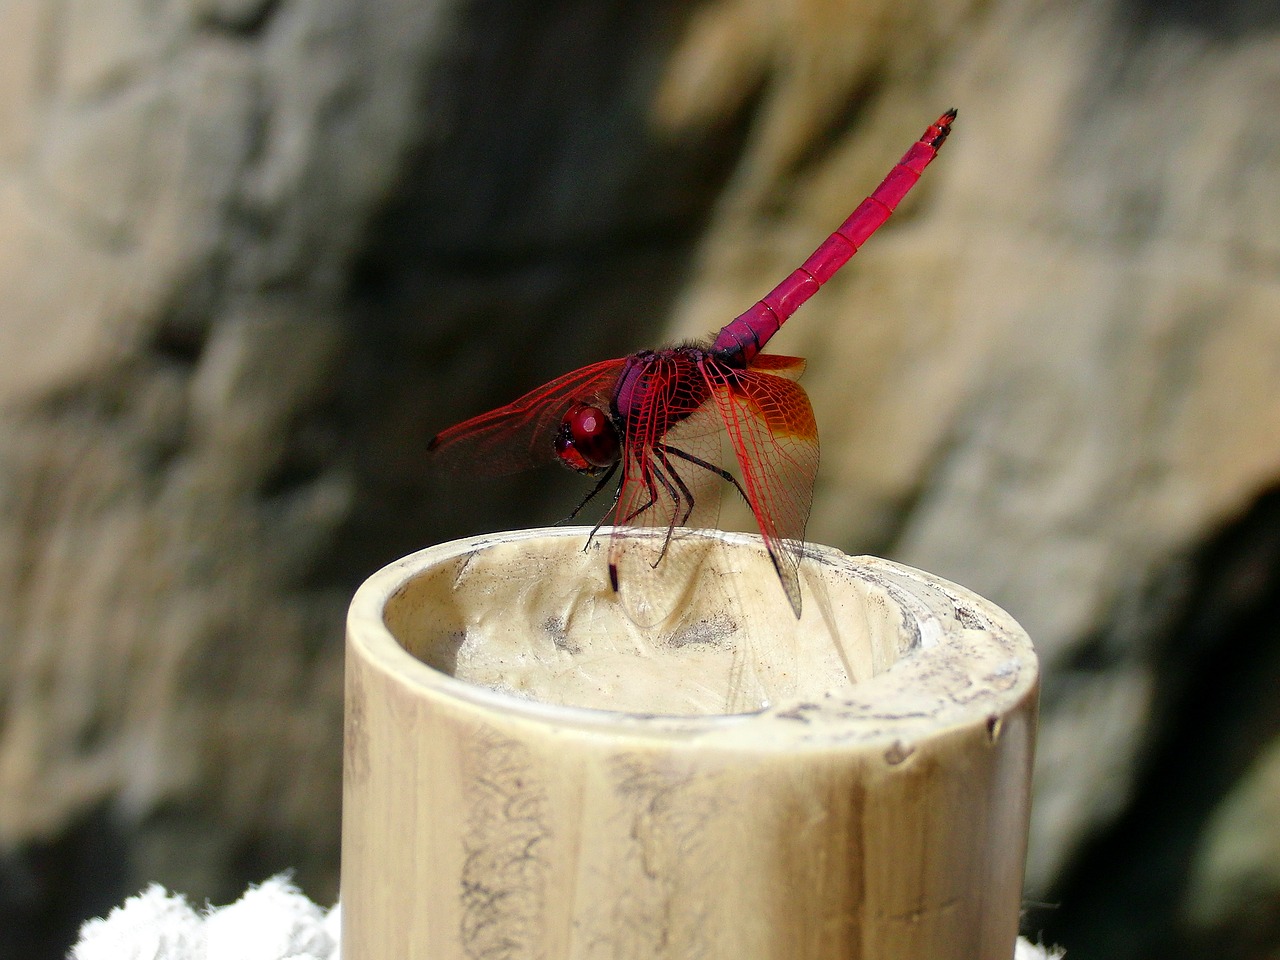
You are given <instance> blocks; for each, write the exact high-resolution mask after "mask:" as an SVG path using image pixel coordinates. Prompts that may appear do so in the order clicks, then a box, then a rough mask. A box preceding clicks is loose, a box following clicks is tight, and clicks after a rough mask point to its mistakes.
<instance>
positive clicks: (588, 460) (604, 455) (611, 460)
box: [555, 403, 620, 476]
mask: <svg viewBox="0 0 1280 960" xmlns="http://www.w3.org/2000/svg"><path fill="white" fill-rule="evenodd" d="M555 446H556V456H558V457H559V458H560V462H561V463H563V464H564V465H565V466H566V467H569V468H571V469H573V470H577V471H578V472H579V473H585V474H587V475H588V476H590V475H592V474H596V473H599V472H600V471H601V470H604V469H607V468H608V467H612V466H613V465H614V464H615V463H617V462H618V451H619V448H620V444H619V443H618V431H617V430H616V429H615V428H614V425H613V421H612V420H610V419H609V415H608V414H607V413H605V412H604V411H603V410H601V409H600V408H599V407H593V406H591V405H590V404H586V403H575V404H574V405H573V406H572V407H570V408H569V410H568V412H567V413H566V414H565V415H564V419H563V420H561V421H560V429H559V431H557V433H556V440H555Z"/></svg>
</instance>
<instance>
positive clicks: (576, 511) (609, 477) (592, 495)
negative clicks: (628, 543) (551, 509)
mask: <svg viewBox="0 0 1280 960" xmlns="http://www.w3.org/2000/svg"><path fill="white" fill-rule="evenodd" d="M617 472H618V465H617V464H616V463H615V464H613V465H612V466H611V467H609V469H608V470H607V471H605V474H604V476H602V477H601V478H600V479H599V480H598V481H597V482H596V485H595V486H594V487H592V488H591V492H590V493H588V494H587V495H586V496H585V497H583V499H582V502H581V503H579V504H578V505H577V506H576V507H574V508H573V512H572V513H570V514H569V515H568V516H567V517H565V518H564V519H563V520H557V521H556V526H559V525H560V524H562V523H568V522H569V521H570V520H572V519H573V518H574V517H576V516H577V515H578V514H579V513H581V512H582V508H583V507H585V506H586V505H587V504H588V503H590V502H591V501H592V500H594V499H595V498H596V496H597V495H598V494H599V493H600V491H601V490H603V489H604V487H605V484H607V483H608V482H609V481H610V480H612V479H613V475H614V474H615V473H617ZM621 494H622V484H621V483H619V484H618V486H617V488H616V489H615V490H614V491H613V503H611V504H610V505H609V509H608V510H606V511H605V513H604V516H603V517H601V518H600V522H599V523H597V524H596V525H595V526H594V527H592V528H591V534H590V536H588V537H587V546H586V547H583V548H582V549H584V550H585V549H587V547H589V546H591V541H592V540H593V539H595V535H596V532H597V531H598V530H599V529H600V527H601V526H603V525H604V522H605V521H606V520H607V519H609V514H610V513H611V512H612V511H613V508H614V507H616V506H617V505H618V497H619V496H621Z"/></svg>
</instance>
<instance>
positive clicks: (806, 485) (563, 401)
mask: <svg viewBox="0 0 1280 960" xmlns="http://www.w3.org/2000/svg"><path fill="white" fill-rule="evenodd" d="M955 118H956V111H955V110H948V111H947V112H946V113H944V114H942V116H940V117H939V118H938V119H937V120H936V121H935V122H934V123H932V124H930V125H929V127H928V129H926V130H925V132H924V134H923V135H922V136H921V137H920V139H919V140H917V141H916V142H915V143H913V144H912V145H911V147H910V149H908V150H907V152H906V154H904V155H903V157H902V159H901V160H899V161H898V162H897V163H896V164H895V165H894V166H893V168H892V169H891V170H890V171H889V173H888V175H887V176H886V177H885V178H884V180H883V181H882V182H881V184H880V185H879V186H878V187H876V189H875V190H874V191H873V192H872V193H871V194H870V196H868V197H867V198H866V199H864V200H863V201H862V203H860V204H859V205H858V207H857V208H856V209H855V210H854V211H853V213H852V214H850V215H849V217H848V218H847V219H846V220H845V221H844V222H843V223H842V224H841V225H840V226H839V227H838V228H837V229H836V230H835V232H834V233H832V234H831V235H830V236H829V237H828V238H827V239H826V240H825V241H823V242H822V244H821V245H820V246H819V247H818V248H817V249H816V250H815V251H814V252H813V254H812V255H811V256H810V257H809V258H808V259H807V260H805V261H804V263H803V264H801V266H800V267H799V268H797V269H796V270H795V271H793V272H792V273H791V274H790V275H789V276H788V277H787V278H786V279H785V280H783V281H782V282H781V283H779V284H778V285H777V286H776V287H775V288H774V289H773V290H772V291H771V292H769V293H768V294H766V295H765V296H764V297H763V298H762V299H761V300H759V301H757V302H756V303H755V304H754V305H753V306H751V308H750V309H748V310H747V311H746V312H745V313H743V314H741V315H740V316H738V317H736V318H734V319H733V320H731V321H730V322H729V323H728V324H726V325H725V326H724V327H723V328H721V330H720V331H719V332H718V333H717V334H716V335H715V337H713V338H708V341H709V342H708V341H703V342H694V343H684V344H680V345H677V346H671V347H666V348H664V349H659V350H641V351H639V352H637V353H632V354H630V355H629V356H626V357H620V358H618V359H614V360H604V361H601V362H599V363H593V364H590V365H589V366H585V367H582V368H581V369H578V370H575V371H573V372H572V373H567V374H565V375H564V376H561V377H558V378H557V379H555V380H552V381H551V382H550V383H547V384H544V385H543V386H541V387H538V388H537V389H535V390H531V391H530V392H529V393H526V394H525V395H524V396H522V397H520V398H519V399H517V400H515V401H513V402H511V403H509V404H507V405H506V406H503V407H499V408H497V409H496V410H491V411H490V412H488V413H484V414H481V415H480V416H478V417H473V418H472V419H470V420H466V421H464V422H463V423H460V424H458V425H456V426H453V427H450V428H449V429H447V430H444V431H443V432H441V433H439V434H437V435H436V436H435V437H433V438H432V439H431V440H430V442H429V443H428V444H427V449H428V451H430V452H431V454H432V455H433V456H438V457H441V458H447V459H448V460H449V462H451V463H454V464H468V465H470V466H473V467H476V468H478V469H480V470H482V471H483V472H485V473H489V474H509V473H514V472H517V471H520V470H524V469H527V468H530V467H534V466H538V465H540V464H544V463H548V462H557V461H558V462H559V463H561V464H563V465H565V466H567V467H569V468H570V469H572V470H574V471H576V472H577V473H581V474H584V475H586V476H587V477H590V478H594V479H595V480H596V483H595V486H594V488H593V489H592V490H591V491H590V492H589V493H588V494H587V496H586V497H585V498H584V499H583V501H582V502H581V503H580V504H579V505H578V507H577V509H575V510H574V511H573V513H572V514H570V516H569V517H568V518H566V519H572V518H573V517H575V516H577V515H578V513H579V512H580V511H581V510H582V509H583V508H585V507H586V505H587V504H588V503H590V502H591V501H592V500H594V499H595V498H596V497H597V496H598V495H599V494H600V493H601V492H602V491H604V490H606V489H607V488H609V487H610V485H611V484H612V485H613V499H612V503H611V504H610V506H609V508H608V509H607V511H606V512H605V514H604V517H603V518H602V519H601V520H600V522H599V523H598V524H596V526H595V528H594V529H593V530H592V532H591V534H590V536H589V537H588V541H587V543H588V545H590V543H591V540H592V538H594V537H595V535H596V534H597V533H598V532H599V530H600V528H601V526H602V525H603V524H604V523H605V522H606V521H607V520H609V519H610V518H612V521H613V529H612V531H611V533H610V547H609V553H608V570H609V582H610V586H611V587H612V589H613V591H614V593H615V594H616V593H618V591H619V585H620V580H621V577H620V572H619V571H620V570H621V569H622V565H623V561H624V558H625V557H626V556H627V553H628V551H630V552H632V553H635V552H636V551H637V550H641V549H642V548H641V547H639V546H637V544H636V541H637V540H646V539H647V541H648V547H647V551H648V552H647V553H646V554H645V556H646V557H652V559H650V560H647V561H646V562H648V565H649V566H650V567H651V568H655V569H656V567H657V566H658V564H659V563H660V562H661V561H662V559H663V557H664V556H665V555H666V553H667V547H668V545H669V543H670V541H671V538H672V535H673V533H674V532H675V530H676V528H677V527H689V526H695V525H714V519H712V523H711V524H704V523H702V522H701V521H702V520H703V519H705V518H707V517H715V516H718V513H715V512H714V511H716V510H718V503H719V493H720V491H721V490H723V489H724V488H725V487H726V485H727V486H730V487H732V488H734V489H735V490H736V491H737V493H738V494H739V495H740V496H741V497H742V499H743V500H745V501H746V503H747V505H748V506H749V507H750V510H751V512H752V514H753V515H754V517H755V521H756V524H757V526H758V527H759V530H760V534H761V537H762V539H763V541H764V545H765V548H766V550H767V552H768V555H769V559H770V560H771V561H772V565H773V569H774V571H775V572H776V573H777V577H778V581H779V582H780V583H781V585H782V590H783V592H784V594H785V595H786V599H787V601H788V603H789V604H790V605H791V609H792V611H793V612H794V614H795V616H796V618H797V619H799V617H800V614H801V609H802V605H801V595H800V574H799V566H800V561H801V560H802V559H803V557H804V534H805V527H806V525H807V523H808V520H809V512H810V509H811V507H812V504H813V489H814V482H815V479H816V476H817V471H818V429H817V423H816V421H815V419H814V415H813V409H812V407H811V405H810V403H809V398H808V396H807V395H806V394H805V391H804V388H803V387H801V386H800V385H799V383H797V382H796V381H797V380H798V378H799V377H800V374H801V373H802V372H803V371H804V367H805V361H804V360H803V359H801V358H798V357H787V356H780V355H775V354H766V353H762V352H761V350H762V349H763V347H764V346H765V344H766V343H768V341H769V339H770V338H771V337H772V336H773V335H774V334H775V333H777V332H778V330H779V329H780V328H781V327H782V325H783V324H784V323H785V322H786V321H787V320H788V319H789V318H790V317H791V315H792V314H794V313H795V312H796V310H797V309H799V307H800V306H801V305H802V304H803V303H804V302H805V301H806V300H808V299H809V298H810V297H811V296H813V295H814V294H815V293H817V291H818V289H819V288H820V287H822V285H823V284H824V283H826V282H827V281H828V280H830V279H831V277H832V276H834V275H835V273H836V271H838V270H839V269H840V268H841V267H843V266H844V265H845V264H846V263H848V262H849V260H850V258H851V257H853V255H854V254H855V253H857V251H858V249H859V248H860V247H861V246H862V244H863V243H864V242H866V240H867V239H868V238H869V237H870V236H871V235H872V234H873V233H875V232H876V230H878V229H879V228H880V227H881V226H882V225H883V224H884V223H885V221H886V220H888V218H889V215H890V214H892V213H893V211H894V209H895V208H896V207H897V206H898V204H899V203H900V202H901V200H902V199H903V197H905V196H906V195H907V193H908V192H909V191H910V190H911V188H912V187H914V186H915V184H916V182H917V181H918V180H919V178H920V175H921V174H922V173H923V172H924V169H925V167H927V166H928V165H929V163H930V162H931V161H932V160H933V158H934V157H935V156H937V154H938V150H939V149H940V148H941V147H942V144H943V142H944V141H945V140H946V139H947V135H948V134H949V133H950V131H951V125H952V122H953V121H954V120H955ZM726 437H727V439H728V446H729V447H730V448H731V449H732V452H733V458H734V460H735V461H736V464H737V468H738V475H737V476H735V475H734V474H733V473H732V472H730V471H729V470H728V469H726V468H725V467H724V465H723V462H724V461H727V458H724V457H722V451H723V448H724V440H725V438H726ZM711 488H715V489H711ZM708 491H709V492H708ZM708 503H710V504H712V505H713V506H710V507H708ZM641 533H648V534H649V536H648V537H647V538H646V537H642V536H640V534H641ZM655 544H656V545H655ZM630 568H631V565H630V564H629V565H628V567H627V569H630Z"/></svg>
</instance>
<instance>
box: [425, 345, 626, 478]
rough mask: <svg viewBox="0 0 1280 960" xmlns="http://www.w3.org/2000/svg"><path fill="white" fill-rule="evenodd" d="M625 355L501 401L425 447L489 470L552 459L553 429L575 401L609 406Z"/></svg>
mask: <svg viewBox="0 0 1280 960" xmlns="http://www.w3.org/2000/svg"><path fill="white" fill-rule="evenodd" d="M625 363H626V358H625V357H624V358H621V359H618V360H604V361H601V362H600V363H593V364H591V365H590V366H587V367H582V368H581V369H579V370H575V371H573V372H572V373H566V374H565V375H564V376H562V377H559V378H557V379H555V380H552V381H551V382H550V383H546V384H543V385H542V386H540V387H538V388H537V389H536V390H530V391H529V392H528V393H526V394H525V395H524V396H523V397H521V398H520V399H518V400H515V401H513V402H512V403H509V404H507V405H506V406H505V407H498V408H497V409H496V410H490V411H489V412H488V413H482V414H481V415H480V416H478V417H472V418H471V419H470V420H466V421H463V422H462V423H459V424H457V425H456V426H453V427H450V428H449V429H448V430H444V431H442V432H441V433H438V434H436V436H435V437H433V438H432V440H431V442H430V443H428V444H427V450H428V451H429V452H430V453H431V455H432V456H433V457H436V458H438V459H439V460H440V461H441V462H442V463H444V464H445V465H446V466H449V467H451V468H454V469H456V470H459V471H466V472H472V471H475V472H482V473H487V474H489V475H503V474H510V473H518V472H519V471H521V470H527V469H529V468H530V467H536V466H541V465H542V464H545V463H550V462H552V461H554V460H555V448H554V446H553V443H554V439H555V434H556V431H557V430H559V428H560V422H561V420H562V419H563V418H564V414H565V411H566V410H567V409H568V408H569V407H570V406H572V405H573V403H575V402H577V401H583V402H585V403H589V404H591V405H593V406H598V407H600V408H601V409H602V410H608V409H609V402H610V398H611V395H612V393H613V388H614V385H615V384H616V383H617V381H618V375H619V374H620V373H621V372H622V367H623V365H624V364H625Z"/></svg>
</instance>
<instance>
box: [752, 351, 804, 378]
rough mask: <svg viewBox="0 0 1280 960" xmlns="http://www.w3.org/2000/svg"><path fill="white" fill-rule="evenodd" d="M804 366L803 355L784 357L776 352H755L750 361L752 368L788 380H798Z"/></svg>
mask: <svg viewBox="0 0 1280 960" xmlns="http://www.w3.org/2000/svg"><path fill="white" fill-rule="evenodd" d="M804 368H805V359H804V358H803V357H784V356H782V355H781V354H778V353H757V354H756V355H755V359H753V360H752V361H751V369H752V370H763V371H765V372H767V373H772V374H774V375H775V376H779V377H786V378H787V379H788V380H799V379H800V375H801V374H802V373H804Z"/></svg>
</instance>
